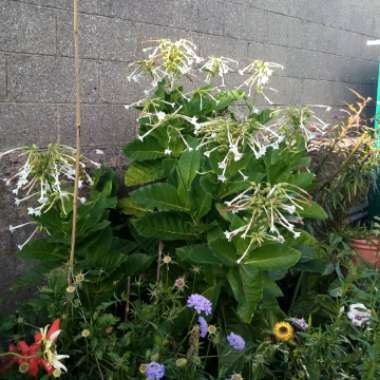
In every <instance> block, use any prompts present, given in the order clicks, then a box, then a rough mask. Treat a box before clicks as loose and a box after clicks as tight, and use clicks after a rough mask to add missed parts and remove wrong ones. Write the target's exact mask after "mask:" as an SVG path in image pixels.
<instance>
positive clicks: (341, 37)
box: [337, 30, 376, 58]
mask: <svg viewBox="0 0 380 380" xmlns="http://www.w3.org/2000/svg"><path fill="white" fill-rule="evenodd" d="M337 40H338V42H337V45H338V46H337V54H339V55H343V56H345V57H353V58H355V57H361V56H362V55H364V54H365V52H366V51H367V50H368V47H367V46H366V42H367V40H368V37H366V36H364V35H362V34H357V33H354V32H348V31H344V30H338V31H337ZM375 49H376V48H375Z"/></svg>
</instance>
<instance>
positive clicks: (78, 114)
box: [67, 0, 81, 285]
mask: <svg viewBox="0 0 380 380" xmlns="http://www.w3.org/2000/svg"><path fill="white" fill-rule="evenodd" d="M78 2H79V0H73V8H74V10H73V16H74V19H73V34H74V65H75V145H76V152H75V180H74V193H73V220H72V231H71V245H70V256H69V267H68V272H67V282H68V284H69V285H71V284H72V282H73V274H74V257H75V246H76V231H77V215H78V191H79V176H80V155H81V153H80V125H81V98H80V55H79V15H78Z"/></svg>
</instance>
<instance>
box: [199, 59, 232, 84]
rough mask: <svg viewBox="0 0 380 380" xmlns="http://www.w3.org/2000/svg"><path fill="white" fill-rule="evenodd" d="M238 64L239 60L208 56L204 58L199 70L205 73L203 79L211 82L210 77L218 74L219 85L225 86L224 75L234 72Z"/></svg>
mask: <svg viewBox="0 0 380 380" xmlns="http://www.w3.org/2000/svg"><path fill="white" fill-rule="evenodd" d="M238 66H239V62H238V61H236V60H235V59H232V58H227V57H214V56H210V57H208V58H207V59H206V63H205V64H204V65H203V66H202V67H201V68H200V71H204V72H205V73H206V78H205V81H206V82H207V83H210V82H211V79H213V78H214V77H216V76H218V77H220V79H221V84H220V85H221V87H225V79H224V78H225V75H226V74H228V73H230V72H234V71H235V69H237V67H238Z"/></svg>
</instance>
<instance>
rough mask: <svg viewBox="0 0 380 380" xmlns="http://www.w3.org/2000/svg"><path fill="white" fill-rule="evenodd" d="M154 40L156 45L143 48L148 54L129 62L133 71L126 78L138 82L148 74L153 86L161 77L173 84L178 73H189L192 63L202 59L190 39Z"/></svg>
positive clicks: (197, 62)
mask: <svg viewBox="0 0 380 380" xmlns="http://www.w3.org/2000/svg"><path fill="white" fill-rule="evenodd" d="M154 42H156V45H154V46H149V47H147V48H145V49H144V50H143V51H144V52H146V53H148V54H149V55H148V57H147V58H146V59H143V60H139V61H136V62H133V63H132V64H131V66H132V67H133V71H132V73H131V74H130V75H129V76H128V80H130V81H131V80H133V81H134V82H138V81H139V80H140V79H141V77H142V76H143V75H144V74H149V76H150V77H151V78H152V86H153V87H155V86H156V85H157V83H158V82H159V81H160V80H161V79H163V78H169V80H170V82H171V83H172V84H173V82H174V80H175V79H176V78H177V77H178V76H179V75H190V74H191V72H192V70H193V66H194V64H199V63H200V62H202V61H203V59H202V58H201V57H199V56H198V55H197V53H196V50H197V47H196V46H195V45H194V44H193V43H192V42H191V41H188V40H185V39H180V40H178V41H174V42H172V41H171V40H168V39H162V40H159V41H154Z"/></svg>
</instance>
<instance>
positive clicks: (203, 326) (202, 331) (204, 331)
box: [198, 316, 208, 338]
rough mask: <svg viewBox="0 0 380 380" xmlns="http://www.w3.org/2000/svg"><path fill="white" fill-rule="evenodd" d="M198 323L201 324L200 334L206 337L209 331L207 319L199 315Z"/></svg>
mask: <svg viewBox="0 0 380 380" xmlns="http://www.w3.org/2000/svg"><path fill="white" fill-rule="evenodd" d="M198 324H199V336H200V337H201V338H206V335H207V332H208V324H207V321H206V320H205V319H204V318H203V317H201V316H199V317H198Z"/></svg>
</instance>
